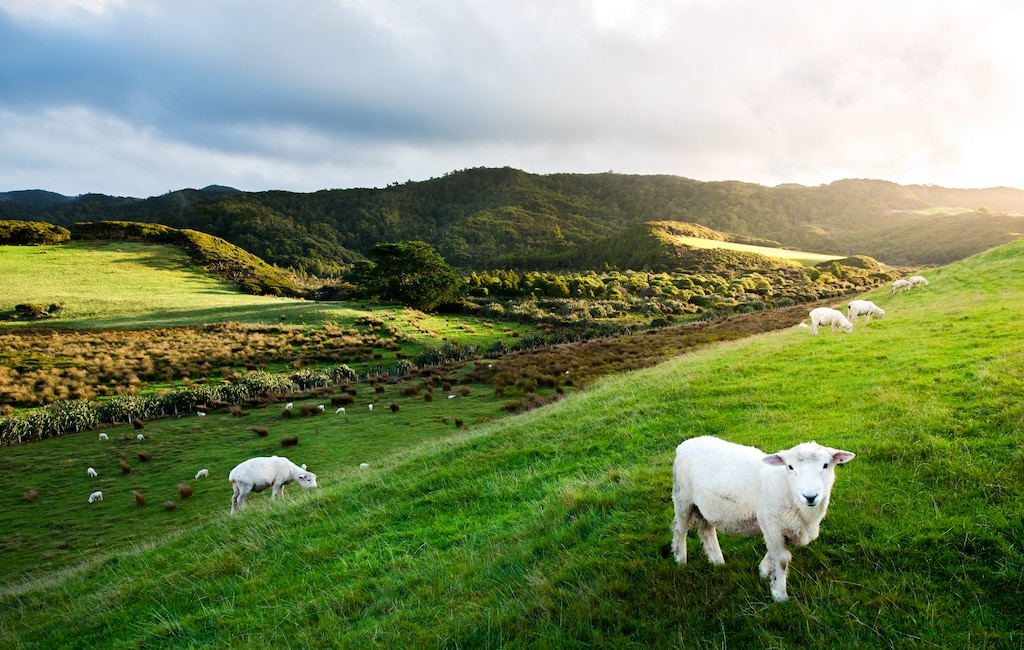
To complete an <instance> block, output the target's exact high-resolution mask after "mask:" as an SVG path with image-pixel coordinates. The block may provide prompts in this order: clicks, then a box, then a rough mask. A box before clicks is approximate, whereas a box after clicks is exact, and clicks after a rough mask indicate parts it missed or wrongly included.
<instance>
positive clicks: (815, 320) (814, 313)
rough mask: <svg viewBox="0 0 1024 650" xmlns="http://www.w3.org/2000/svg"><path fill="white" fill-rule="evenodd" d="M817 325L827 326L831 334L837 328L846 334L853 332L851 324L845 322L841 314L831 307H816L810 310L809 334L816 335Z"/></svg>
mask: <svg viewBox="0 0 1024 650" xmlns="http://www.w3.org/2000/svg"><path fill="white" fill-rule="evenodd" d="M819 325H829V326H830V327H831V328H832V331H833V332H835V331H836V330H838V329H839V328H842V330H843V331H844V332H846V333H847V334H849V333H850V332H852V331H853V323H851V322H850V321H848V320H846V316H843V312H841V311H839V310H838V309H832V308H831V307H817V308H815V309H812V310H811V334H817V333H818V326H819Z"/></svg>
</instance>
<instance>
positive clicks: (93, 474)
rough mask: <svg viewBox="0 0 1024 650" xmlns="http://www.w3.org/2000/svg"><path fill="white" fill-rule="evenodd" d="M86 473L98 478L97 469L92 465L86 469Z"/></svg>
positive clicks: (90, 476)
mask: <svg viewBox="0 0 1024 650" xmlns="http://www.w3.org/2000/svg"><path fill="white" fill-rule="evenodd" d="M85 473H86V474H88V475H89V478H96V476H97V474H96V470H94V469H93V468H91V467H90V468H89V469H87V470H85Z"/></svg>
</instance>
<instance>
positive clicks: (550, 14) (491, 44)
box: [0, 0, 1024, 194]
mask: <svg viewBox="0 0 1024 650" xmlns="http://www.w3.org/2000/svg"><path fill="white" fill-rule="evenodd" d="M44 7H45V8H46V9H47V10H51V11H52V13H47V11H44V9H43V8H44ZM0 10H2V12H6V13H7V14H8V16H9V17H13V21H12V19H10V18H9V19H8V21H7V22H4V15H3V13H0V111H5V113H4V115H5V116H6V117H7V119H6V120H5V122H7V124H2V125H0V132H2V133H3V134H4V137H5V138H7V139H8V140H9V139H11V138H15V139H17V140H18V141H19V142H21V143H22V144H23V145H24V146H22V147H21V148H19V149H18V150H19V151H25V152H26V153H25V154H24V155H25V156H26V158H23V159H22V158H18V157H16V156H15V154H13V153H11V152H3V153H0V176H2V177H3V178H4V182H5V183H11V182H12V180H11V179H15V178H17V179H24V178H26V176H25V175H26V173H27V171H26V170H32V173H33V174H34V176H31V177H30V178H35V179H36V180H35V182H31V183H27V184H26V186H27V185H31V186H41V187H43V186H54V185H56V184H57V183H58V182H62V181H59V180H58V179H67V181H66V184H67V185H74V186H75V191H76V192H81V191H91V190H99V187H100V185H99V184H97V185H94V186H91V187H90V186H87V184H88V183H98V182H99V181H100V180H103V176H104V166H109V172H110V173H109V174H107V177H106V178H105V182H104V183H103V187H107V188H109V187H111V186H112V185H117V184H118V183H121V184H122V185H121V186H122V187H125V188H128V187H135V188H139V187H150V188H151V189H150V190H148V191H149V192H151V193H152V192H156V193H159V192H163V191H166V190H167V189H172V188H176V187H178V186H179V185H183V184H184V181H186V180H187V181H188V184H189V185H193V186H195V185H205V184H209V183H224V184H232V183H236V184H237V186H240V187H242V188H243V189H248V188H253V189H264V188H273V187H277V188H287V189H300V188H301V189H303V190H305V189H319V188H320V187H344V186H346V185H347V184H348V183H354V184H360V185H371V186H372V185H384V184H386V183H388V182H393V181H395V180H403V181H404V180H407V179H416V178H425V177H429V176H436V175H440V174H443V173H445V172H446V171H451V170H452V169H459V168H464V167H472V166H478V165H510V166H516V167H521V168H524V169H527V170H528V171H536V172H553V171H566V172H575V171H580V172H584V171H604V170H607V169H615V170H616V171H622V172H635V173H669V174H679V175H684V176H690V177H694V178H700V179H704V180H714V179H719V178H733V179H739V180H749V181H752V182H762V183H768V184H774V183H782V182H805V183H813V184H816V183H820V182H829V181H831V180H835V179H837V178H843V177H851V176H858V177H864V176H867V177H875V178H888V179H890V180H895V181H897V182H935V183H939V184H947V185H949V184H952V185H955V184H962V183H964V182H967V180H966V179H970V181H971V182H972V184H974V185H977V184H979V182H977V179H983V178H990V179H991V180H990V184H1007V185H1015V186H1020V187H1024V177H1022V176H1021V174H1022V173H1024V172H1018V171H1016V169H1017V168H1016V166H1015V165H1009V164H1007V162H1008V158H1007V156H1008V151H1009V146H1008V145H1009V144H1011V143H1012V144H1014V145H1017V144H1020V138H1021V135H1022V131H1021V128H1022V127H1021V126H1019V125H1021V124H1024V74H1022V73H1021V70H1022V69H1024V68H1021V66H1020V65H1019V64H1018V63H1017V62H1018V61H1020V60H1022V59H1024V41H1021V40H1020V39H1019V37H1018V34H1019V33H1021V31H1022V30H1024V9H1018V8H1017V6H1016V5H1015V4H1014V3H1008V2H1004V1H1003V0H980V1H975V2H971V3H962V2H956V1H948V2H938V1H925V0H910V1H908V2H900V3H892V2H888V1H886V2H882V1H881V0H858V1H856V2H854V1H852V0H851V1H849V2H830V3H822V2H816V1H812V0H780V1H779V2H775V3H763V2H756V1H754V0H637V2H632V3H622V2H617V1H615V0H565V1H564V2H555V3H552V2H548V1H547V0H521V1H520V2H517V3H507V2H503V1H499V0H472V1H470V0H437V1H436V2H430V3H423V2H418V1H415V2H414V1H412V0H304V1H302V2H298V3H284V4H282V3H279V2H277V1H276V0H244V1H243V0H219V1H217V2H209V1H208V0H176V1H175V2H170V0H139V2H132V3H127V2H117V1H114V0H109V1H103V0H78V1H73V0H54V1H53V2H43V1H37V2H26V1H24V0H0ZM44 14H45V15H52V16H60V15H67V16H72V17H71V18H66V19H63V20H61V19H58V18H52V19H51V21H50V22H48V23H46V24H41V23H40V24H37V23H33V22H31V21H30V20H28V17H33V16H34V17H37V18H38V17H40V16H43V15H44ZM19 21H27V22H19ZM41 53H43V54H41ZM4 60H6V61H7V62H8V64H7V65H6V66H5V65H4V63H3V61H4ZM15 61H16V62H17V63H11V62H15ZM69 107H75V108H69ZM69 115H75V116H77V117H76V118H75V119H77V120H80V121H81V124H82V125H83V126H82V129H80V130H78V131H74V132H68V133H64V134H62V136H61V137H54V136H52V134H53V133H55V132H56V131H59V130H60V129H61V128H70V127H60V126H59V124H58V123H59V122H60V120H62V119H67V118H68V116H69ZM58 116H59V117H58ZM83 116H84V117H83ZM11 120H13V121H14V122H18V123H22V124H25V125H30V127H29V129H28V131H27V132H23V133H14V130H15V127H13V126H11V124H12V122H11ZM47 134H51V135H49V136H48V135H47ZM90 134H91V135H90ZM33 142H34V143H36V145H37V146H35V147H34V149H35V151H48V152H52V153H51V154H49V155H47V156H44V158H45V160H43V159H40V158H39V157H38V156H36V157H33V154H32V150H33V147H32V146H31V144H32V143H33ZM62 143H66V144H64V145H62ZM124 143H131V147H130V148H127V147H126V146H125V144H124ZM0 144H2V142H0ZM62 147H63V149H62ZM128 149H130V150H128ZM1018 149H1019V147H1018ZM62 151H63V152H74V155H63V154H62ZM132 154H135V155H138V156H140V157H141V158H143V159H145V160H144V161H141V162H139V163H138V164H137V165H136V166H133V165H126V164H123V163H122V162H120V161H122V160H123V159H124V157H125V156H130V155H132ZM79 161H81V162H79ZM86 161H88V162H86ZM146 161H148V162H146ZM133 169H138V170H139V171H133ZM204 174H205V177H203V178H199V177H200V176H202V175H204ZM51 179H52V180H51ZM72 179H74V180H72ZM232 179H234V180H232ZM961 179H964V180H961ZM261 183H262V184H263V185H260V184H261ZM981 184H984V181H982V182H981ZM254 185H255V187H254ZM18 187H20V185H18V184H15V185H9V186H8V188H0V189H11V188H14V189H16V188H18ZM99 191H108V190H99ZM131 192H138V190H137V189H132V190H131ZM114 193H120V194H125V193H130V192H129V190H128V189H122V190H115V191H114Z"/></svg>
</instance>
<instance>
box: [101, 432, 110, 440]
mask: <svg viewBox="0 0 1024 650" xmlns="http://www.w3.org/2000/svg"><path fill="white" fill-rule="evenodd" d="M100 440H110V437H109V436H107V434H105V433H101V434H100Z"/></svg>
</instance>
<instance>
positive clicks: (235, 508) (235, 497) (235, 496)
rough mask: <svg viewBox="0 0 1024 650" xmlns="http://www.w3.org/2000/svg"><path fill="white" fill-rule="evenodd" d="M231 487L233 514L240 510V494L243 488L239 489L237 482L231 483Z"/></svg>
mask: <svg viewBox="0 0 1024 650" xmlns="http://www.w3.org/2000/svg"><path fill="white" fill-rule="evenodd" d="M231 488H232V489H231V514H235V513H236V512H238V508H239V504H238V494H239V492H241V490H239V488H238V485H237V484H235V483H232V484H231Z"/></svg>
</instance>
